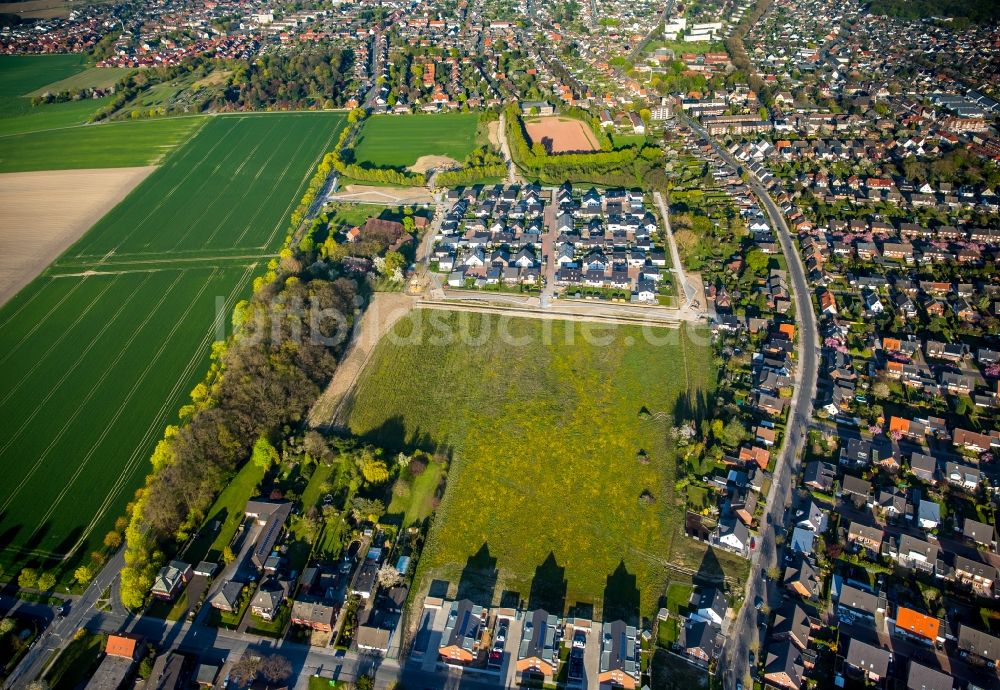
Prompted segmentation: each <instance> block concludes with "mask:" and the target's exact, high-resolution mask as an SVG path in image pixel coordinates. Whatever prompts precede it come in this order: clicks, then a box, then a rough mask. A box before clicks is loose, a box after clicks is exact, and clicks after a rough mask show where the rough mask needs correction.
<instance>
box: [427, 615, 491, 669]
mask: <svg viewBox="0 0 1000 690" xmlns="http://www.w3.org/2000/svg"><path fill="white" fill-rule="evenodd" d="M487 614H488V612H487V610H486V609H485V608H483V607H482V606H480V605H479V604H474V603H472V602H471V601H469V600H468V599H462V600H461V601H452V602H450V603H449V604H448V617H447V619H446V620H445V625H444V631H443V632H442V634H441V644H440V647H439V648H438V654H439V656H440V657H441V660H442V661H443V662H444V663H446V664H449V665H453V666H465V665H467V664H469V663H471V662H472V661H473V660H475V658H476V655H477V654H478V652H479V640H480V638H481V637H482V634H483V629H484V627H485V625H486V620H487Z"/></svg>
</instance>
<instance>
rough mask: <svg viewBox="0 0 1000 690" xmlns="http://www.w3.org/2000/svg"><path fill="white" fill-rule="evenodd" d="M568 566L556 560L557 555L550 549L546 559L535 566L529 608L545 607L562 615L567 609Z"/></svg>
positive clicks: (529, 595) (531, 609)
mask: <svg viewBox="0 0 1000 690" xmlns="http://www.w3.org/2000/svg"><path fill="white" fill-rule="evenodd" d="M566 590H567V586H566V568H565V567H563V566H560V565H559V563H557V562H556V556H555V554H554V553H552V552H551V551H549V555H548V556H546V558H545V560H544V561H543V562H542V564H541V565H539V566H538V567H537V568H535V577H534V579H532V581H531V592H530V593H529V594H528V610H529V611H534V610H535V609H545V610H546V611H548V612H549V613H554V614H556V615H557V616H561V615H562V614H563V611H564V610H565V609H566Z"/></svg>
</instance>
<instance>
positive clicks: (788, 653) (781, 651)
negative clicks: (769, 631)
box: [764, 640, 805, 690]
mask: <svg viewBox="0 0 1000 690" xmlns="http://www.w3.org/2000/svg"><path fill="white" fill-rule="evenodd" d="M804 673H805V664H804V663H803V661H802V652H801V651H800V650H799V648H798V647H796V646H795V645H794V644H793V643H792V641H791V640H785V641H783V642H777V643H774V644H771V645H769V646H768V648H767V653H766V655H765V657H764V680H765V681H767V682H769V683H771V684H773V685H776V686H778V687H781V688H787V689H788V690H799V689H800V688H801V687H802V680H803V674H804Z"/></svg>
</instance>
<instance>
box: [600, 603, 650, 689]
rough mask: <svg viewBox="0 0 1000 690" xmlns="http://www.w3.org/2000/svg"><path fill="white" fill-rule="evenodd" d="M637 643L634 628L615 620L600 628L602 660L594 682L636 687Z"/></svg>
mask: <svg viewBox="0 0 1000 690" xmlns="http://www.w3.org/2000/svg"><path fill="white" fill-rule="evenodd" d="M639 681H640V669H639V643H638V638H637V630H636V628H635V626H633V625H628V624H627V623H625V621H622V620H616V621H610V622H606V623H604V625H603V626H601V657H600V665H599V668H598V675H597V682H598V684H599V685H600V686H601V687H605V686H609V687H613V688H625V690H634V689H635V688H637V687H639Z"/></svg>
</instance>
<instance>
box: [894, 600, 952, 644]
mask: <svg viewBox="0 0 1000 690" xmlns="http://www.w3.org/2000/svg"><path fill="white" fill-rule="evenodd" d="M892 629H893V631H894V632H895V633H896V634H898V635H902V636H903V637H907V638H909V639H911V640H916V641H917V642H921V643H924V644H931V645H932V644H934V643H936V642H939V641H940V642H944V635H943V633H942V631H941V621H939V620H938V619H937V618H934V617H933V616H928V615H927V614H925V613H920V612H919V611H916V610H915V609H911V608H906V607H904V606H900V607H899V608H898V609H896V620H894V621H893V628H892Z"/></svg>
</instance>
